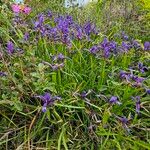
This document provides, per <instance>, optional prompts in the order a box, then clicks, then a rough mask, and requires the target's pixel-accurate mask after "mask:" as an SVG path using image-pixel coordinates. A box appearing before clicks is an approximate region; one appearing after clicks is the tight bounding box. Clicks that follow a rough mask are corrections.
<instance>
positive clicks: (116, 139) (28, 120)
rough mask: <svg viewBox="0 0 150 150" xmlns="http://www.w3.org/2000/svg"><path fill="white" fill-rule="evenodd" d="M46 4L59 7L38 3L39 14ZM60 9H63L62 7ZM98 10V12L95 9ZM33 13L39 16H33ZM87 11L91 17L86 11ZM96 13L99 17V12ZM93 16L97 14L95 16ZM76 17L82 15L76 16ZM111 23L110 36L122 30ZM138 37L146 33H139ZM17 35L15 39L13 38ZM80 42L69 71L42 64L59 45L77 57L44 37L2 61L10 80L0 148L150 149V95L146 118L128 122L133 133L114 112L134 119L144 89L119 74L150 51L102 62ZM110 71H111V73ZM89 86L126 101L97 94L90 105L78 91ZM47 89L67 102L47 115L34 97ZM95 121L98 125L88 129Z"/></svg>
mask: <svg viewBox="0 0 150 150" xmlns="http://www.w3.org/2000/svg"><path fill="white" fill-rule="evenodd" d="M49 3H50V2H49ZM33 5H34V4H33ZM41 6H42V7H41ZM46 6H47V7H49V6H50V8H51V9H54V10H56V11H59V8H57V5H56V6H54V5H51V4H47V3H42V4H41V3H39V4H36V6H35V7H37V8H36V9H35V8H34V9H35V10H37V12H40V11H42V10H44V9H45V7H46ZM60 11H61V12H62V13H63V12H64V10H63V9H61V10H60ZM88 11H89V10H88ZM93 11H94V12H95V10H93ZM69 12H70V13H72V14H74V15H78V16H79V17H80V16H82V13H81V12H80V13H77V12H74V11H72V10H69ZM91 14H93V13H91ZM100 14H101V13H100ZM5 15H6V14H5ZM5 15H3V16H2V15H0V21H1V22H2V26H1V27H0V31H1V32H0V33H3V34H1V37H3V38H2V39H3V40H2V41H6V40H7V39H9V38H10V35H9V33H8V29H9V27H10V26H11V24H10V22H9V17H8V18H6V16H5ZM7 15H8V14H7ZM32 15H33V16H34V14H32ZM84 15H85V16H86V11H85V12H84ZM84 15H83V16H84ZM96 15H97V16H99V14H96ZM8 16H9V15H8ZM83 16H82V17H83ZM94 16H95V15H94ZM90 17H91V18H93V16H90ZM87 18H88V17H87ZM100 18H102V16H100ZM77 19H79V18H78V17H77ZM83 19H85V17H83ZM112 19H113V18H112ZM78 21H79V22H82V21H83V20H80V19H79V20H78ZM95 21H96V22H97V21H99V20H95ZM120 23H122V22H120ZM98 24H100V25H103V24H104V25H103V27H102V29H104V27H105V24H106V22H105V21H104V22H100V23H99V22H98ZM119 26H120V25H119ZM111 27H112V26H111V25H110V26H109V29H110V30H109V31H105V32H104V33H105V34H106V33H107V35H109V36H110V37H111V34H113V33H115V32H116V31H118V28H117V27H116V28H115V27H112V28H111ZM119 29H121V27H120V28H119ZM21 32H22V31H20V30H17V33H18V35H17V37H21V36H22V33H21ZM139 37H141V35H140V34H139V35H138V38H139ZM12 38H14V37H13V36H12ZM141 38H142V40H144V39H147V37H141ZM14 40H15V41H16V44H18V41H17V39H15V38H14ZM97 40H101V37H98V39H97ZM2 44H4V43H2ZM75 45H76V46H75V47H74V49H75V50H76V51H77V54H76V55H75V56H73V58H72V59H70V60H67V61H66V67H65V70H62V71H58V72H56V73H55V72H52V73H49V71H48V69H47V68H45V67H44V66H43V65H42V64H41V63H40V62H41V60H48V59H49V58H48V54H50V53H53V52H54V50H55V49H56V48H57V49H58V51H59V52H63V53H64V54H65V55H67V56H69V57H72V56H71V54H69V53H68V51H67V50H66V48H65V47H61V46H59V45H58V46H57V45H52V44H49V43H48V42H46V41H44V40H42V39H41V41H40V43H39V44H38V46H36V45H34V44H33V46H32V45H24V46H23V48H24V49H25V50H26V53H25V55H21V56H20V55H19V57H18V56H17V55H16V56H14V57H13V58H9V57H7V55H6V56H5V57H2V58H3V59H0V62H1V63H0V65H1V66H0V67H1V68H2V69H3V70H6V71H7V72H8V73H9V77H8V79H7V80H6V79H5V78H2V80H0V85H1V87H0V93H1V96H0V98H1V101H0V106H1V112H0V115H1V116H0V117H1V118H0V145H1V148H0V149H2V150H3V149H18V150H19V149H21V148H22V149H29V148H30V147H32V148H33V149H50V150H53V149H58V150H59V149H60V150H62V149H66V150H67V149H69V150H70V149H72V150H74V149H76V150H78V149H85V150H87V149H89V150H92V149H93V150H95V149H120V150H122V149H134V150H135V149H137V150H138V149H139V150H140V149H149V147H150V141H149V139H150V138H149V136H150V130H149V122H150V119H149V115H150V113H149V97H148V96H145V97H143V98H142V107H143V109H142V114H141V116H140V117H138V116H137V115H135V116H134V119H133V120H132V122H131V123H130V124H129V128H130V129H131V132H130V133H127V132H126V130H124V128H123V127H122V125H121V123H120V122H119V121H117V120H116V119H115V118H114V117H113V115H112V113H116V114H118V115H125V116H127V117H129V118H130V117H131V116H132V114H134V111H135V110H134V109H135V108H134V105H133V102H132V101H131V99H130V97H131V96H133V95H137V94H141V96H142V94H143V93H141V92H140V91H141V90H142V89H140V88H139V89H134V88H132V87H130V86H128V85H124V84H123V83H121V82H120V80H119V79H118V78H117V76H118V74H117V73H118V71H119V70H120V69H127V67H128V65H129V64H130V63H132V62H134V61H136V62H137V61H138V60H140V61H144V60H148V59H149V53H147V52H143V51H142V52H139V53H137V54H138V56H136V55H137V54H136V55H135V54H133V52H132V51H131V53H129V54H128V55H123V56H122V57H117V58H116V57H112V58H111V59H110V60H107V61H105V60H104V59H101V60H97V59H95V57H93V56H89V55H88V54H87V52H86V51H83V48H85V47H86V48H87V49H89V48H90V47H91V45H92V44H91V45H89V44H88V42H86V41H83V42H82V41H81V42H76V43H75ZM147 65H149V64H147ZM110 73H111V75H109V74H110ZM97 76H99V77H100V78H98V84H95V81H96V83H97V79H96V78H97ZM148 78H149V77H148ZM148 81H149V79H148V80H147V84H148V85H149V82H148ZM88 89H94V90H95V91H96V92H97V93H103V94H104V95H107V96H108V97H110V96H111V95H118V96H119V97H120V99H121V101H122V102H123V103H124V105H123V106H121V107H120V106H113V107H112V106H110V105H109V104H107V103H105V101H104V99H103V98H100V99H99V98H96V97H93V96H90V97H89V99H90V100H91V101H90V103H86V102H85V101H84V100H82V99H81V98H80V97H77V96H75V93H76V92H81V91H83V90H88ZM45 90H50V91H53V92H54V93H59V94H60V95H61V96H62V97H63V100H62V102H60V103H56V104H55V106H54V107H51V108H49V109H48V111H47V112H46V113H45V114H44V113H42V112H41V107H40V102H39V100H36V99H34V98H33V99H32V98H31V97H32V95H33V94H35V93H43V91H45ZM99 120H100V121H101V122H99ZM91 125H94V127H93V128H90V129H89V127H90V126H91Z"/></svg>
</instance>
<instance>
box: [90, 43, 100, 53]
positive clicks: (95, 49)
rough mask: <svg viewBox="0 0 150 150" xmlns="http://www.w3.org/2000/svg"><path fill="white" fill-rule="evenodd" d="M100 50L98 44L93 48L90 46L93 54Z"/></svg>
mask: <svg viewBox="0 0 150 150" xmlns="http://www.w3.org/2000/svg"><path fill="white" fill-rule="evenodd" d="M98 51H99V49H98V47H97V46H96V45H94V46H93V47H92V48H90V53H92V54H94V55H95V54H96V53H97V52H98Z"/></svg>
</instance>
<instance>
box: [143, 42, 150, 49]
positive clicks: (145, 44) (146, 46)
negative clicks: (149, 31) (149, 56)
mask: <svg viewBox="0 0 150 150" xmlns="http://www.w3.org/2000/svg"><path fill="white" fill-rule="evenodd" d="M144 50H150V42H145V43H144Z"/></svg>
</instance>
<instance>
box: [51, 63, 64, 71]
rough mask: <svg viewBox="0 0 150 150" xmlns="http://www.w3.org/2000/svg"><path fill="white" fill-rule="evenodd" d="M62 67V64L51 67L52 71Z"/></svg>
mask: <svg viewBox="0 0 150 150" xmlns="http://www.w3.org/2000/svg"><path fill="white" fill-rule="evenodd" d="M63 67H64V63H61V64H54V65H51V68H52V70H53V71H55V70H58V69H61V68H63Z"/></svg>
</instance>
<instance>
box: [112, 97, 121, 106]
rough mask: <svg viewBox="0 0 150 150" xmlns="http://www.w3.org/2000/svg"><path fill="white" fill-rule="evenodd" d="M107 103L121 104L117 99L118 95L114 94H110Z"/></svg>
mask: <svg viewBox="0 0 150 150" xmlns="http://www.w3.org/2000/svg"><path fill="white" fill-rule="evenodd" d="M109 103H110V104H118V105H121V104H122V103H121V102H119V101H118V97H116V96H112V97H111V98H110V100H109Z"/></svg>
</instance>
